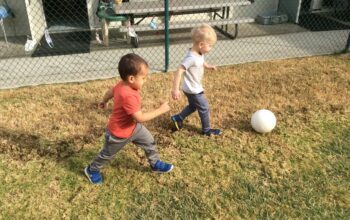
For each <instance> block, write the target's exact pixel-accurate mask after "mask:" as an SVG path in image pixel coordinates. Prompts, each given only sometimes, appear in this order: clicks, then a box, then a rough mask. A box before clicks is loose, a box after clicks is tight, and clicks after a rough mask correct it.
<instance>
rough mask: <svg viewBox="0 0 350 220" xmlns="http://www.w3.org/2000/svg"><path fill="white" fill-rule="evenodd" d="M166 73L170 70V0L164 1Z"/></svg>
mask: <svg viewBox="0 0 350 220" xmlns="http://www.w3.org/2000/svg"><path fill="white" fill-rule="evenodd" d="M164 13H165V14H164V32H165V72H168V69H169V0H164Z"/></svg>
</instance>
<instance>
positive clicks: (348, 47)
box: [344, 32, 350, 53]
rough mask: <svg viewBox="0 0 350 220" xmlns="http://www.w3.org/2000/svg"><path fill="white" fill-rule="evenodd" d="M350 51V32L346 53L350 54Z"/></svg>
mask: <svg viewBox="0 0 350 220" xmlns="http://www.w3.org/2000/svg"><path fill="white" fill-rule="evenodd" d="M349 50H350V32H349V36H348V41H347V42H346V46H345V49H344V53H347V52H349Z"/></svg>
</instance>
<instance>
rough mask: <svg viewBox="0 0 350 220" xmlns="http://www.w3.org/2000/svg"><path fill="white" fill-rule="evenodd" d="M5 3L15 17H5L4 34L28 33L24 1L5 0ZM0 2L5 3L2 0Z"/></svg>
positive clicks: (17, 34) (0, 34)
mask: <svg viewBox="0 0 350 220" xmlns="http://www.w3.org/2000/svg"><path fill="white" fill-rule="evenodd" d="M7 3H8V5H9V7H10V8H11V10H12V11H13V13H14V14H15V16H16V17H15V18H11V17H7V18H6V19H5V21H4V26H5V30H6V35H7V36H21V35H27V34H29V33H30V30H29V24H28V16H27V11H26V5H25V2H24V1H23V0H22V1H20V0H7ZM0 4H1V5H5V2H4V0H0ZM0 36H1V37H3V32H2V31H0Z"/></svg>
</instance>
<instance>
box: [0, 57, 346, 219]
mask: <svg viewBox="0 0 350 220" xmlns="http://www.w3.org/2000/svg"><path fill="white" fill-rule="evenodd" d="M349 69H350V61H349V58H348V56H339V55H337V56H323V57H312V58H303V59H291V60H283V61H272V62H261V63H251V64H242V65H236V66H232V67H222V68H220V69H219V70H218V72H208V73H207V74H206V76H205V82H204V83H205V88H207V90H206V91H207V97H208V99H209V103H210V106H211V111H212V116H211V121H212V124H213V126H215V127H220V128H222V129H223V130H224V133H223V135H222V136H220V137H211V138H208V137H204V136H202V135H200V129H199V128H200V122H199V119H198V116H197V115H193V116H191V117H190V118H188V120H186V124H185V127H184V129H183V130H182V131H180V132H175V133H173V132H171V123H170V121H169V116H170V114H174V113H176V112H178V111H179V110H180V109H181V108H182V107H184V105H185V103H186V102H185V100H184V99H183V100H181V101H180V102H172V103H170V104H171V107H172V110H171V112H170V113H169V114H166V115H164V116H161V117H159V118H158V119H155V120H153V121H151V122H147V123H145V125H146V126H147V127H148V128H149V130H150V131H151V133H152V134H154V136H155V139H156V140H157V143H158V149H159V152H160V155H161V158H162V159H164V160H165V161H169V162H172V163H173V164H174V165H175V168H174V170H173V172H171V173H168V174H163V175H159V174H155V173H152V172H151V170H150V168H149V166H148V164H147V161H146V158H145V156H144V153H143V151H142V150H141V149H138V148H137V147H136V146H134V145H132V144H130V145H128V146H127V147H125V149H124V150H123V151H121V152H119V153H118V154H117V156H116V157H115V159H114V160H112V161H111V163H110V165H109V166H107V167H105V168H104V169H103V171H102V173H103V176H104V183H103V184H102V185H101V186H94V185H91V184H90V183H89V182H88V181H87V179H86V177H85V176H84V174H83V168H84V167H85V166H86V165H87V164H88V163H89V162H90V161H91V160H92V159H93V158H94V157H95V156H96V154H97V152H98V151H99V149H100V147H101V145H102V143H103V128H104V126H105V123H106V120H107V118H108V115H109V113H110V109H109V110H108V111H107V112H103V111H100V110H97V109H96V104H97V102H98V100H99V99H100V98H101V96H102V94H103V92H104V90H105V89H106V88H107V87H108V86H109V85H112V84H113V83H114V81H115V80H103V81H94V82H87V83H82V84H69V85H51V86H38V87H31V88H22V89H16V90H4V91H0V99H1V100H2V101H1V102H0V115H1V117H0V124H1V126H0V198H1V200H0V213H1V214H0V219H270V218H271V219H291V218H292V219H294V218H297V219H308V218H311V219H349V218H350V101H349V98H348V97H350V75H349ZM227 79H230V80H227ZM219 82H222V84H221V86H222V87H223V88H225V90H223V89H217V87H215V86H213V84H214V83H219ZM264 85H265V86H264ZM170 86H171V74H167V75H164V74H154V75H152V76H151V78H150V79H149V81H148V82H147V84H146V87H145V90H144V91H143V106H144V109H146V110H147V109H152V108H154V107H156V106H157V105H159V103H160V102H161V101H162V100H164V99H167V98H168V96H169V94H168V93H169V91H170ZM77 94H81V95H77ZM258 108H268V109H271V110H272V111H273V112H274V113H275V114H276V117H277V127H276V128H275V129H274V130H273V131H272V132H271V133H269V134H263V135H262V134H258V133H256V132H254V131H253V130H252V129H251V127H250V124H249V120H250V116H251V114H252V113H253V112H254V110H256V109H258ZM218 112H219V113H218Z"/></svg>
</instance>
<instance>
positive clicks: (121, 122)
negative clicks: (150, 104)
mask: <svg viewBox="0 0 350 220" xmlns="http://www.w3.org/2000/svg"><path fill="white" fill-rule="evenodd" d="M113 94H114V95H113V100H114V105H113V111H112V115H111V116H110V118H109V121H108V125H107V127H108V130H109V131H110V132H111V133H112V134H113V135H114V136H116V137H119V138H128V137H130V136H131V135H132V133H133V131H134V129H135V127H136V122H135V121H134V119H133V117H132V114H134V113H135V112H138V111H140V110H141V96H140V92H139V90H135V89H133V88H131V87H130V86H128V85H125V84H124V83H123V81H120V82H119V83H118V84H117V85H116V86H115V87H114V88H113Z"/></svg>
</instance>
